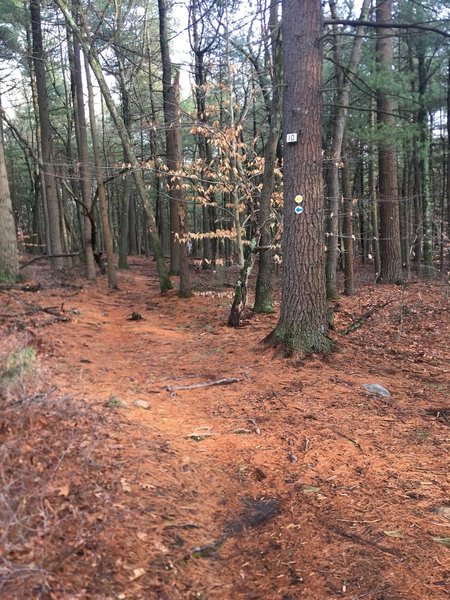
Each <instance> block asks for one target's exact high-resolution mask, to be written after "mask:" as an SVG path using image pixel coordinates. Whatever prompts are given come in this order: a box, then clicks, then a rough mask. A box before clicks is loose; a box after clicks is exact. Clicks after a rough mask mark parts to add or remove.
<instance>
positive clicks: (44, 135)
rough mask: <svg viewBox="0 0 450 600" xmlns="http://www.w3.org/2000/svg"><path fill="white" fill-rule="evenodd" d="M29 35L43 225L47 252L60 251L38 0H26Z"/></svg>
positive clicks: (60, 260) (57, 266) (59, 264)
mask: <svg viewBox="0 0 450 600" xmlns="http://www.w3.org/2000/svg"><path fill="white" fill-rule="evenodd" d="M30 14H31V35H32V40H33V66H34V73H35V77H36V92H37V102H38V109H39V115H38V116H39V123H40V134H41V139H40V146H41V155H42V163H43V167H44V168H43V178H44V188H45V202H46V208H47V215H46V216H47V217H48V222H47V224H46V226H47V231H48V239H49V242H50V248H47V254H52V255H61V254H63V246H62V238H61V219H60V211H59V203H58V195H57V190H56V182H55V172H54V165H53V156H52V128H51V124H50V118H49V105H48V91H47V83H46V75H45V53H44V48H43V42H42V29H41V5H40V0H31V1H30ZM63 264H64V262H63V258H53V259H52V265H53V267H54V268H55V269H61V268H62V267H63Z"/></svg>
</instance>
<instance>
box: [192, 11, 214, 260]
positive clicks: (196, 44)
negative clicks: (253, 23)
mask: <svg viewBox="0 0 450 600" xmlns="http://www.w3.org/2000/svg"><path fill="white" fill-rule="evenodd" d="M197 9H198V3H197V0H192V1H191V6H190V10H191V15H192V16H191V19H190V23H191V29H192V41H191V48H192V51H193V53H194V61H195V64H194V75H195V100H196V105H197V121H198V123H199V124H200V123H201V124H203V125H206V123H207V116H206V89H205V86H206V76H205V65H204V57H205V53H206V52H207V51H208V50H209V48H210V45H211V44H208V45H207V46H205V47H202V45H201V42H202V40H201V39H200V36H199V32H198V25H199V18H198V13H197ZM197 144H198V152H199V155H200V159H201V161H202V166H203V168H202V172H201V178H202V186H203V190H204V191H203V194H204V197H205V201H206V202H207V204H205V205H203V206H202V231H203V233H210V231H211V214H210V206H208V204H209V203H210V202H213V201H214V194H212V193H211V192H210V181H209V177H208V170H209V169H208V168H207V167H210V163H211V162H212V153H211V145H210V143H209V140H208V138H207V137H206V136H205V135H203V133H200V134H199V135H197ZM202 243H203V257H202V269H211V268H213V267H214V262H215V261H214V256H213V249H212V241H211V238H209V237H205V238H204V239H203V240H202Z"/></svg>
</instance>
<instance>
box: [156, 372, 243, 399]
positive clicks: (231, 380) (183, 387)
mask: <svg viewBox="0 0 450 600" xmlns="http://www.w3.org/2000/svg"><path fill="white" fill-rule="evenodd" d="M238 381H241V380H240V379H237V378H236V377H230V378H226V379H216V381H205V382H204V383H192V384H191V385H166V386H164V389H165V390H167V391H168V392H170V395H171V396H175V395H176V393H177V392H179V391H180V390H196V389H199V388H205V387H210V386H212V385H228V384H230V383H237V382H238Z"/></svg>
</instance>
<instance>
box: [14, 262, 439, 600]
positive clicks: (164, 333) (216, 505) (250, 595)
mask: <svg viewBox="0 0 450 600" xmlns="http://www.w3.org/2000/svg"><path fill="white" fill-rule="evenodd" d="M120 287H121V289H120V291H119V292H114V293H113V292H109V291H108V290H107V289H106V288H105V287H103V284H101V285H99V286H97V287H95V286H85V287H84V288H83V289H82V290H80V291H79V292H77V293H75V294H73V295H72V297H67V294H66V297H64V296H63V295H62V293H61V292H60V291H58V290H55V289H48V290H45V291H43V292H41V293H40V296H39V301H40V303H41V304H45V303H48V304H55V305H56V304H59V303H60V302H62V301H63V302H64V311H65V314H67V315H68V316H69V317H70V322H68V323H56V324H54V325H52V326H51V327H47V328H46V331H45V335H44V337H43V339H44V341H43V353H44V355H45V361H46V364H47V367H48V369H49V383H51V384H52V385H53V384H54V385H56V386H57V392H56V393H57V394H59V395H63V396H64V395H70V396H72V397H73V398H75V400H79V401H80V402H81V401H85V402H86V403H87V405H88V406H91V407H92V409H93V411H94V412H93V415H94V414H95V415H97V414H99V413H100V414H101V413H105V414H108V417H109V416H111V417H112V421H108V422H105V424H104V426H102V427H103V428H102V429H100V431H101V434H100V435H99V438H98V440H96V441H95V440H92V444H91V446H90V448H91V460H92V465H93V466H92V469H93V478H94V479H95V480H96V483H95V485H96V486H97V487H96V488H95V489H96V491H95V493H93V495H92V496H90V497H89V498H90V500H89V507H84V508H83V506H81V507H80V508H79V510H80V511H83V510H86V511H87V512H89V513H90V514H94V515H96V516H95V517H92V518H91V520H90V521H89V522H90V523H91V522H94V521H95V523H97V524H101V526H100V525H98V527H97V526H96V527H97V528H96V529H95V530H94V532H93V533H92V532H91V534H90V537H89V536H85V537H84V538H83V544H82V548H80V550H79V551H78V550H77V553H76V558H75V559H74V557H73V555H72V556H70V557H69V559H67V560H63V561H62V562H61V565H60V566H59V571H58V576H57V577H56V578H55V579H54V580H53V584H52V585H53V586H54V588H53V589H54V591H53V592H52V594H53V595H52V594H50V596H49V597H51V598H61V599H65V598H88V599H90V598H95V599H97V598H98V599H103V598H105V599H106V598H120V599H125V598H127V599H128V598H129V599H133V600H134V599H136V600H138V599H149V600H152V599H155V600H156V599H161V600H165V599H168V600H169V599H170V600H176V599H184V598H186V599H190V598H192V599H193V598H201V599H205V600H206V599H211V600H214V599H218V598H224V599H230V600H234V599H241V598H242V599H255V600H257V599H258V600H259V599H260V600H266V599H267V600H269V599H277V600H289V599H292V600H294V599H297V598H307V599H308V600H315V599H318V600H321V599H323V600H327V599H335V598H336V599H337V598H352V599H355V600H356V599H363V598H364V599H373V600H382V599H386V600H387V599H389V600H397V599H405V600H406V599H408V600H414V599H416V600H424V599H426V598H434V599H440V598H447V597H448V588H447V587H446V586H447V584H448V578H449V572H450V564H449V563H448V548H447V547H446V546H445V544H444V543H441V542H439V541H436V540H437V539H444V538H448V535H449V520H448V518H446V517H445V516H442V515H437V514H435V513H434V512H433V510H434V509H436V508H438V507H442V506H445V505H446V504H448V497H449V496H448V492H449V481H448V454H447V452H448V442H449V430H448V421H447V420H446V419H447V417H446V416H445V415H446V413H445V415H444V416H445V418H442V409H443V408H445V407H446V406H447V407H448V406H449V404H450V403H449V390H450V382H449V377H448V358H449V356H448V339H449V338H448V329H449V325H448V303H447V304H446V303H445V290H444V289H443V288H440V287H438V286H437V287H434V288H430V289H429V288H427V287H426V286H422V287H420V288H419V287H418V286H416V287H413V286H411V287H410V288H408V289H407V290H406V292H404V297H403V298H402V299H400V297H399V293H398V288H395V287H392V288H389V287H384V288H377V289H376V290H375V288H370V289H369V288H368V289H367V290H364V291H363V292H362V293H361V294H360V295H359V296H358V298H355V299H346V300H343V301H342V303H341V305H340V307H339V308H338V312H337V319H336V327H337V328H338V329H340V330H342V329H343V328H344V327H345V326H348V324H349V323H350V322H351V320H352V318H354V316H355V314H356V315H357V314H363V313H364V311H365V310H366V309H367V307H368V306H372V305H373V304H374V302H375V303H376V302H380V303H381V302H382V301H386V299H390V298H391V299H392V300H395V299H396V298H397V300H398V301H397V302H392V303H391V304H390V305H389V307H387V308H386V309H383V310H382V311H381V310H380V314H379V315H378V316H375V317H374V318H373V319H372V322H370V324H368V325H367V326H363V327H361V328H360V329H358V330H357V331H356V332H355V333H353V334H351V335H349V336H341V337H339V336H338V335H337V334H336V340H337V342H338V344H337V350H336V352H335V353H334V354H333V355H332V356H330V357H327V358H325V359H321V358H319V357H313V358H311V359H309V360H307V361H303V362H297V363H293V362H292V361H287V360H285V359H281V358H275V357H273V356H272V353H271V352H270V351H263V349H262V348H261V344H260V341H261V339H263V337H264V336H265V335H266V334H267V333H268V332H269V331H270V329H271V328H272V327H273V325H274V324H275V322H276V316H265V317H257V316H254V317H253V319H252V321H251V325H250V326H248V327H244V328H242V329H239V330H232V329H229V328H227V327H226V326H225V323H226V314H227V310H228V304H229V298H227V297H226V296H222V295H218V294H216V295H214V294H212V295H210V296H198V295H197V296H196V297H194V298H193V299H192V300H189V301H186V300H180V299H179V298H177V297H176V296H175V295H173V294H172V295H168V296H165V297H161V296H160V295H159V294H158V293H157V281H156V277H155V273H154V267H153V264H152V263H151V262H150V261H147V260H145V259H135V260H133V265H132V269H131V271H130V272H127V273H122V274H121V283H120ZM383 294H384V296H383ZM400 302H401V304H400ZM399 311H400V312H399ZM132 313H139V314H140V315H141V316H142V319H140V320H129V317H130V316H131V315H132ZM439 323H440V329H439V330H438V329H437V325H438V324H439ZM221 378H238V379H239V381H238V382H237V383H232V384H229V385H221V386H211V387H205V388H200V389H192V390H180V391H178V392H177V393H176V394H171V393H170V392H169V391H167V389H165V386H167V385H190V384H195V383H202V382H207V381H211V380H217V379H221ZM368 382H369V383H370V382H376V383H381V384H383V385H385V386H386V387H387V388H389V390H390V391H391V393H392V397H391V398H386V399H384V398H380V397H376V396H371V395H370V394H368V393H367V392H366V391H365V390H364V389H363V388H362V384H363V383H368ZM120 401H125V402H126V403H127V405H128V408H117V407H116V405H117V403H118V402H120ZM135 401H141V402H146V403H148V407H147V408H142V407H138V406H135V405H134V402H135ZM107 402H109V408H108V407H107V406H106V403H107ZM439 410H441V413H439ZM95 469H97V471H95ZM96 473H97V474H98V475H96ZM69 475H70V474H67V472H66V476H69ZM89 485H93V484H92V482H89ZM77 486H78V487H77ZM82 486H83V481H77V480H74V481H72V482H71V492H70V494H72V491H73V490H75V489H79V488H81V487H82ZM80 493H81V492H80ZM74 494H75V493H74ZM72 502H75V497H74V499H73V500H72ZM92 502H95V503H98V504H96V505H95V506H93V505H92ZM68 542H69V540H68ZM55 582H57V583H55ZM11 597H13V596H11ZM20 597H21V596H20V595H18V596H17V598H20ZM23 597H26V596H25V595H24V596H23ZM27 597H28V596H27Z"/></svg>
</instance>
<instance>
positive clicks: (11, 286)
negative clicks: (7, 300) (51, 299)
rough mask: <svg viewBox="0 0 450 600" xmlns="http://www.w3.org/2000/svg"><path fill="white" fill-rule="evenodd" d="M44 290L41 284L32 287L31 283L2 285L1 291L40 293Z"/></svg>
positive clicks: (0, 286)
mask: <svg viewBox="0 0 450 600" xmlns="http://www.w3.org/2000/svg"><path fill="white" fill-rule="evenodd" d="M40 289H42V286H41V284H40V283H37V284H35V285H30V284H29V283H0V291H2V290H6V291H7V290H18V291H19V292H38V291H39V290H40Z"/></svg>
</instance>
